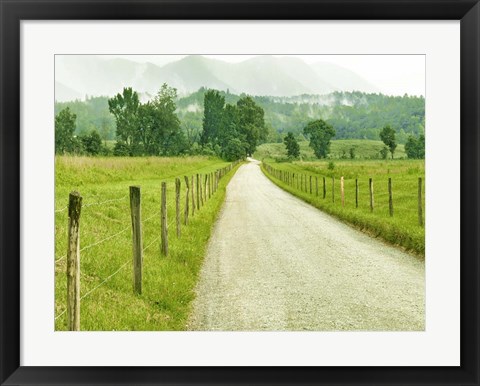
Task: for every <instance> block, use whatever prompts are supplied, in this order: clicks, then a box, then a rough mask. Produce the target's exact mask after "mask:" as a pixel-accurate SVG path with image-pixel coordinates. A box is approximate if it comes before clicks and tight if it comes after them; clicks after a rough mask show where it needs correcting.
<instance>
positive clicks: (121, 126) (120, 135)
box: [108, 87, 141, 156]
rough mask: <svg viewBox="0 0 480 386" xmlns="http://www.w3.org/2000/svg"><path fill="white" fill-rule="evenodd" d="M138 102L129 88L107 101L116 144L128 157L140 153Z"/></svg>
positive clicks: (135, 95) (134, 93)
mask: <svg viewBox="0 0 480 386" xmlns="http://www.w3.org/2000/svg"><path fill="white" fill-rule="evenodd" d="M139 106H140V101H139V99H138V94H137V93H136V92H135V91H133V90H132V88H131V87H128V88H124V89H123V93H122V94H117V95H116V96H115V97H113V98H110V99H109V100H108V108H109V111H110V112H111V113H112V114H113V116H114V117H115V122H116V125H117V131H116V134H117V142H120V143H121V145H119V146H118V148H122V151H123V152H125V151H126V152H127V153H128V155H130V156H133V155H138V154H139V153H140V151H141V150H140V146H139V143H140V135H139V134H140V131H139V130H138V124H139V122H138V109H139Z"/></svg>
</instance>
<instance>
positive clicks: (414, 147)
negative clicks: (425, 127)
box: [405, 135, 425, 159]
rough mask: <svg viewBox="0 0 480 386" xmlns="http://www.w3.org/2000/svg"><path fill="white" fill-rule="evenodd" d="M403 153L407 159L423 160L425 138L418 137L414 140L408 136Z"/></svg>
mask: <svg viewBox="0 0 480 386" xmlns="http://www.w3.org/2000/svg"><path fill="white" fill-rule="evenodd" d="M405 152H406V153H407V157H408V158H415V159H422V158H425V136H424V135H420V136H419V137H418V138H415V137H414V136H412V135H410V136H409V137H408V140H407V143H406V144H405Z"/></svg>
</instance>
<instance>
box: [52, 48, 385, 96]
mask: <svg viewBox="0 0 480 386" xmlns="http://www.w3.org/2000/svg"><path fill="white" fill-rule="evenodd" d="M55 61H56V62H55V63H56V66H55V100H56V101H59V102H62V101H71V100H74V99H84V98H85V96H87V95H88V96H100V95H103V96H113V95H116V94H117V93H119V92H121V91H122V89H123V87H132V88H133V89H134V90H136V91H137V92H138V93H139V94H140V96H141V99H143V100H144V101H145V100H148V99H150V98H151V97H152V96H153V95H156V94H157V92H158V90H159V89H160V87H161V85H162V84H163V83H167V84H168V85H169V86H171V87H175V88H176V89H177V91H178V93H179V95H181V96H182V95H188V94H191V93H194V92H196V91H198V89H199V88H201V87H205V88H214V89H218V90H222V91H229V92H231V93H235V94H242V93H245V94H249V95H257V96H272V97H294V96H299V95H304V94H309V95H326V94H330V93H332V92H334V91H362V92H366V93H378V92H380V90H379V88H378V87H376V86H375V85H373V84H372V83H370V82H369V81H368V80H366V79H365V78H363V77H361V76H360V75H358V74H356V73H355V72H353V71H351V70H348V69H346V68H344V67H341V66H339V65H336V64H332V63H327V62H317V63H313V64H307V63H306V62H304V61H303V60H301V59H299V58H295V57H274V56H270V55H260V56H256V57H254V58H251V59H248V60H245V61H243V62H239V63H229V62H225V61H222V60H218V59H211V58H206V57H203V56H200V55H190V56H186V57H184V58H182V59H180V60H177V61H174V62H171V63H168V64H166V65H163V66H159V65H156V64H153V63H149V62H144V63H138V62H134V61H131V60H128V59H121V58H113V59H102V58H99V57H97V56H94V55H83V56H81V55H61V56H57V57H56V58H55Z"/></svg>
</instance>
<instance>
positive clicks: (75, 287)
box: [55, 161, 239, 331]
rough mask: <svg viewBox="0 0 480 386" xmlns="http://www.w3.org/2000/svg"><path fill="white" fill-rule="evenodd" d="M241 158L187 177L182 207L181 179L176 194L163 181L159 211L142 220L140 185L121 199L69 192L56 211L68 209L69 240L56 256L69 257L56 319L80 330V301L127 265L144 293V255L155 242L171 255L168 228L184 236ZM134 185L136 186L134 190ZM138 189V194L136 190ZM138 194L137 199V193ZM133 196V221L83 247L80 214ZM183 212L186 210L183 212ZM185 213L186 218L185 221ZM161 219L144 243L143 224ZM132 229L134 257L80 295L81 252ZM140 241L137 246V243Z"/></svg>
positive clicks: (135, 288)
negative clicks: (91, 199) (84, 200)
mask: <svg viewBox="0 0 480 386" xmlns="http://www.w3.org/2000/svg"><path fill="white" fill-rule="evenodd" d="M238 163H239V161H236V162H233V163H231V164H230V165H227V166H225V167H223V168H220V169H217V170H215V171H214V172H210V173H207V174H195V175H192V176H191V177H188V176H184V179H185V181H189V182H191V183H190V184H186V186H185V189H184V200H185V204H184V205H183V207H182V200H181V186H182V184H181V179H180V178H179V177H177V178H175V188H174V189H173V192H174V195H173V197H169V196H170V194H171V192H170V193H169V190H168V189H167V183H166V182H162V184H161V185H162V189H161V192H162V193H161V207H160V210H159V211H158V212H156V213H153V214H151V215H150V216H148V217H147V218H146V219H143V220H141V219H140V218H141V196H140V187H130V194H129V195H128V194H127V195H124V196H122V197H119V198H113V199H108V200H103V201H97V202H92V203H86V204H82V197H81V196H80V194H79V193H77V192H71V193H70V195H69V204H68V205H67V206H65V207H62V208H60V209H55V213H60V212H63V211H67V210H68V232H67V233H68V240H67V249H68V251H67V253H66V254H65V255H63V256H61V257H58V258H55V264H58V263H60V262H61V261H63V260H66V263H67V269H66V276H67V294H66V297H67V299H66V300H67V301H66V304H67V306H66V308H65V309H64V310H63V311H61V312H60V313H59V314H58V315H56V316H55V320H57V319H59V318H60V317H62V316H63V315H65V314H67V326H68V329H69V330H70V331H79V330H80V304H81V301H82V300H84V299H85V298H87V297H88V296H90V295H91V294H92V293H94V292H95V291H96V290H97V289H99V288H100V287H102V286H104V285H105V284H106V283H108V282H109V281H110V280H111V279H112V278H114V277H115V276H116V275H117V274H119V273H120V272H121V271H122V270H124V269H125V268H126V267H128V266H133V271H134V275H133V277H134V279H133V288H134V292H136V293H141V282H142V271H143V254H144V253H145V251H147V250H148V249H149V248H150V247H151V246H152V245H154V244H155V243H157V242H159V243H160V250H161V251H162V255H163V256H164V257H167V256H168V248H165V246H166V245H168V237H169V232H168V230H169V229H171V228H173V227H175V228H174V229H175V230H176V232H175V233H176V236H177V239H180V238H181V227H182V226H187V225H188V223H189V222H188V218H189V217H191V218H192V217H195V213H196V212H198V211H200V210H201V208H202V207H203V206H205V205H206V204H207V202H208V201H209V200H210V199H211V198H212V197H213V195H214V194H215V192H216V191H217V189H218V184H219V182H220V180H221V178H223V177H224V176H225V175H226V174H227V173H228V172H230V171H231V170H232V169H233V168H234V167H235V166H236V165H237V164H238ZM132 188H135V189H132ZM134 192H138V193H134ZM136 194H138V200H136V197H135V195H136ZM128 197H130V216H131V220H132V223H131V224H130V225H128V226H125V227H124V228H122V229H121V230H120V231H118V232H115V233H114V234H111V235H108V236H105V237H103V238H101V239H100V240H98V241H95V242H93V243H91V244H88V245H86V246H83V247H80V231H79V229H80V228H79V224H80V213H81V212H82V210H83V209H84V208H88V207H92V206H102V205H106V204H110V203H114V202H120V201H123V200H125V199H126V198H128ZM171 211H172V212H173V214H174V215H173V216H172V217H173V218H172V219H170V220H169V221H168V213H170V212H171ZM182 212H183V213H182ZM182 216H183V218H184V221H183V222H182V221H181V219H182ZM155 217H156V218H158V219H160V232H159V234H158V235H157V236H156V237H154V238H153V239H152V240H151V241H150V242H149V243H148V244H147V245H146V246H143V239H142V236H143V226H144V225H145V224H146V223H148V222H149V221H151V220H152V219H154V218H155ZM130 229H131V230H132V243H133V258H132V259H129V260H128V261H126V262H124V263H123V264H122V265H121V266H120V267H119V268H117V269H116V270H115V271H114V272H112V273H111V274H110V275H108V276H106V277H105V278H103V279H100V282H99V283H98V284H97V285H95V286H94V287H93V288H91V289H90V290H88V291H87V292H86V293H84V294H83V295H80V285H81V280H80V276H81V270H80V255H81V253H82V252H84V251H86V250H88V249H91V248H93V247H96V246H99V245H102V244H104V243H106V242H107V241H110V240H113V239H115V238H117V237H119V236H120V235H122V234H125V233H126V232H127V231H128V230H130ZM136 244H138V245H136Z"/></svg>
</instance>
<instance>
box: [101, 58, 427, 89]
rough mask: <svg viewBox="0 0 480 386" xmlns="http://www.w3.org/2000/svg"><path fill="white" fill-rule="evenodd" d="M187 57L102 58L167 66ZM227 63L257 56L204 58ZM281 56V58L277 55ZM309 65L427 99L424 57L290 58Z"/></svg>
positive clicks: (382, 87)
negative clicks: (344, 70) (341, 70)
mask: <svg viewBox="0 0 480 386" xmlns="http://www.w3.org/2000/svg"><path fill="white" fill-rule="evenodd" d="M185 56H186V55H100V57H102V58H110V59H112V58H119V57H121V58H124V59H129V60H132V61H135V62H139V63H144V62H151V63H155V64H158V65H164V64H167V63H169V62H173V61H176V60H179V59H181V58H183V57H185ZM203 56H205V57H208V58H213V59H219V60H223V61H226V62H241V61H244V60H247V59H250V58H252V57H254V56H257V55H203ZM274 56H281V55H274ZM288 56H294V57H297V58H300V59H302V60H303V61H305V62H307V63H316V62H330V63H334V64H337V65H340V66H342V67H345V68H348V69H349V70H351V71H354V72H356V73H357V74H358V75H361V76H362V77H364V78H365V79H366V80H368V81H370V82H371V83H373V84H374V85H376V86H377V87H378V88H379V89H380V90H381V91H382V92H384V93H386V94H390V95H403V94H405V93H407V94H409V95H425V56H424V55H288Z"/></svg>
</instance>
